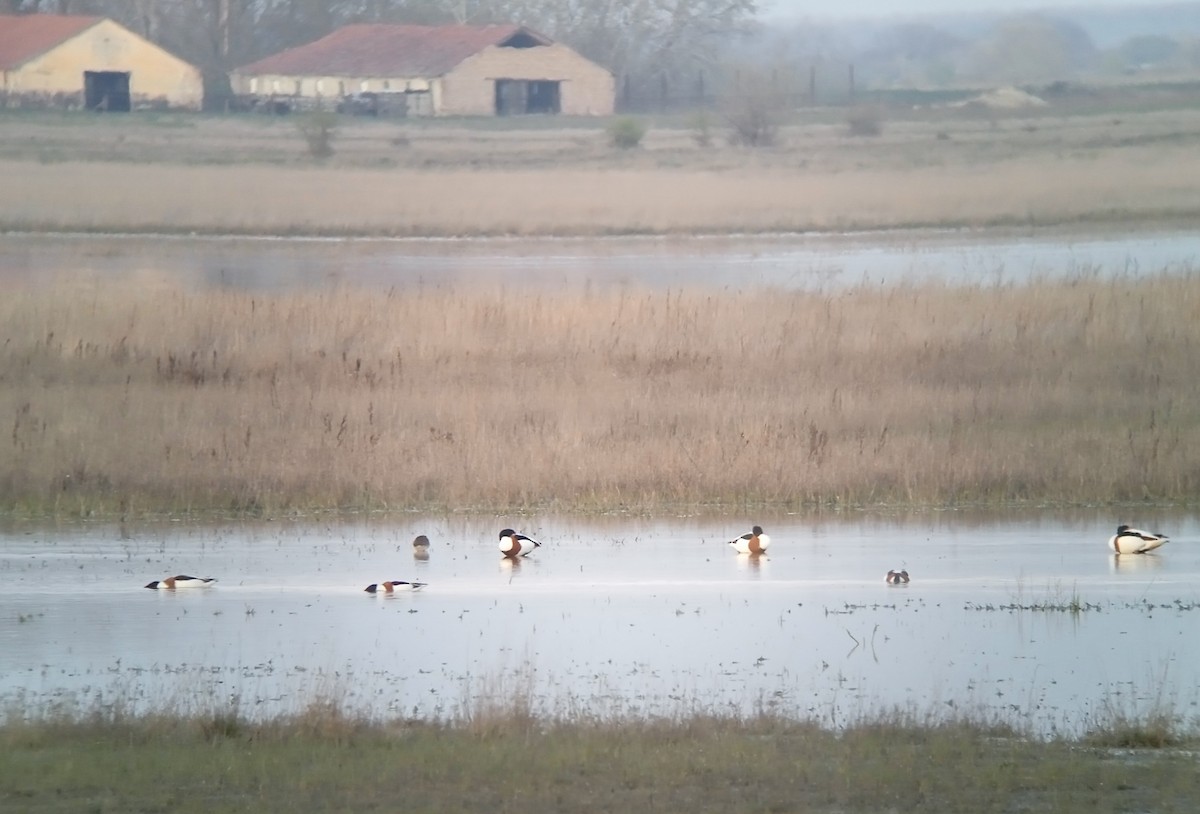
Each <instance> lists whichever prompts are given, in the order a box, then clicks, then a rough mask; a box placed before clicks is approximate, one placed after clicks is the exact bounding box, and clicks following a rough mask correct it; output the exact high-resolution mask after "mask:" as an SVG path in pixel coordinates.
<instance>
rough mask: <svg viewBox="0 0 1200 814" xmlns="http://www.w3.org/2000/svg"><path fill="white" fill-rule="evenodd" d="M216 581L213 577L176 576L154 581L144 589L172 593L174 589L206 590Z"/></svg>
mask: <svg viewBox="0 0 1200 814" xmlns="http://www.w3.org/2000/svg"><path fill="white" fill-rule="evenodd" d="M216 581H217V580H216V579H214V578H213V577H189V576H188V575H187V574H178V575H176V576H173V577H167V578H166V579H156V580H154V582H151V583H149V584H147V585H146V587H147V588H156V589H158V590H160V591H173V590H175V589H176V588H207V587H208V586H210V585H212V584H213V583H214V582H216Z"/></svg>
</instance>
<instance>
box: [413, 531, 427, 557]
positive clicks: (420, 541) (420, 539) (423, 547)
mask: <svg viewBox="0 0 1200 814" xmlns="http://www.w3.org/2000/svg"><path fill="white" fill-rule="evenodd" d="M413 558H414V559H418V560H427V559H429V538H428V537H426V536H425V535H424V534H418V535H417V537H416V539H415V540H413Z"/></svg>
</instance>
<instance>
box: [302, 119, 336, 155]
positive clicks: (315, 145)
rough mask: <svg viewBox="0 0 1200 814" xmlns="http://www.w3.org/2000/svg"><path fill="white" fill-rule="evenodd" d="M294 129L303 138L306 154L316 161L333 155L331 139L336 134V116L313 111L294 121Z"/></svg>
mask: <svg viewBox="0 0 1200 814" xmlns="http://www.w3.org/2000/svg"><path fill="white" fill-rule="evenodd" d="M296 129H297V130H299V131H300V135H301V136H303V137H304V143H305V145H306V146H307V147H308V154H309V155H310V156H312V157H313V158H314V159H316V160H318V161H324V160H325V159H327V158H329V157H330V156H332V155H333V137H334V135H336V132H337V116H335V115H334V114H333V113H330V112H329V111H328V110H314V111H313V112H312V113H306V114H305V115H303V116H300V117H299V118H298V119H296Z"/></svg>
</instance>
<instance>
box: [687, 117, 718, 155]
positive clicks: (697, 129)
mask: <svg viewBox="0 0 1200 814" xmlns="http://www.w3.org/2000/svg"><path fill="white" fill-rule="evenodd" d="M689 125H690V126H691V129H692V140H693V141H695V142H696V146H697V147H711V146H712V121H711V119H710V117H709V115H708V112H707V111H704V110H701V111H700V112H699V113H697V114H696V115H694V116H692V118H691V119H690V121H689Z"/></svg>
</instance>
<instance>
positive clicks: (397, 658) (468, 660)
mask: <svg viewBox="0 0 1200 814" xmlns="http://www.w3.org/2000/svg"><path fill="white" fill-rule="evenodd" d="M1117 519H1120V518H1117ZM1117 519H1114V518H1113V516H1112V515H1111V513H1109V512H1074V513H1070V514H1063V513H1055V512H1035V513H1031V514H1030V513H1002V514H998V515H978V514H967V513H958V512H946V513H926V514H918V515H911V516H881V515H848V516H840V515H838V516H833V517H823V518H817V519H813V518H801V517H796V516H774V517H759V518H755V519H754V521H755V522H760V523H762V524H763V525H764V526H766V527H767V531H768V532H769V533H770V534H771V535H772V540H773V542H772V547H771V550H770V552H769V553H768V554H767V555H765V556H763V557H759V558H751V557H748V556H745V555H738V554H736V553H735V552H734V551H732V549H730V548H729V547H728V546H726V545H725V544H724V541H725V540H727V539H730V538H732V537H734V536H736V535H737V534H739V533H741V532H743V531H745V530H747V529H745V528H742V527H741V525H740V524H739V523H737V522H733V521H725V520H713V519H696V518H688V517H680V518H662V519H657V520H645V519H630V518H611V519H600V520H597V519H595V518H586V519H584V518H572V517H537V518H530V519H528V521H527V522H525V523H518V522H515V521H513V522H511V525H515V526H520V527H521V528H522V530H524V531H525V532H526V533H528V534H530V535H531V536H534V537H535V538H538V539H540V540H541V541H542V542H543V547H542V548H541V549H539V550H538V551H537V552H536V553H535V554H533V555H532V556H530V557H528V558H527V559H525V560H524V561H522V562H519V563H516V564H514V563H511V562H509V561H506V560H504V559H503V558H502V557H501V556H500V554H499V551H498V550H497V542H496V537H497V531H498V529H499V528H500V527H501V524H502V523H505V524H509V521H508V520H507V519H504V518H501V519H492V518H468V519H463V518H450V519H446V518H420V517H414V518H412V519H411V520H405V521H403V522H400V523H397V522H395V521H394V520H393V521H389V522H373V521H369V520H364V521H361V522H336V523H334V522H308V523H297V522H260V523H252V524H231V525H222V526H194V525H187V524H183V523H177V524H167V525H162V526H156V527H136V528H125V527H120V526H110V525H78V526H68V527H56V528H16V529H8V530H6V531H4V532H3V533H2V534H0V585H2V586H3V589H2V590H0V702H2V703H0V709H3V710H4V711H5V712H4V714H6V715H13V714H20V713H21V712H30V711H37V710H45V709H48V708H53V707H54V706H55V705H65V706H67V707H71V706H74V707H76V708H78V707H82V708H84V709H89V710H90V709H95V708H96V707H103V706H105V705H108V704H119V705H122V706H123V707H127V708H129V709H133V710H138V709H154V708H164V707H166V708H169V709H172V710H176V711H206V710H211V709H213V708H217V709H226V708H229V707H236V708H237V709H239V710H240V711H241V712H242V713H243V714H246V715H249V716H259V715H274V714H278V713H288V712H295V711H299V710H301V709H303V708H304V707H305V705H306V704H308V703H309V702H311V701H313V700H314V699H315V698H321V697H329V698H333V699H336V700H338V701H340V702H341V703H343V704H344V705H345V706H347V707H349V708H351V709H353V710H356V711H360V712H362V713H364V714H367V715H371V716H379V717H385V716H397V715H403V716H415V717H422V718H453V717H456V716H461V715H463V714H466V713H468V712H469V711H471V709H473V708H474V709H476V710H477V709H478V708H479V706H480V704H485V703H488V702H489V699H490V700H491V701H495V702H497V703H500V704H502V705H503V704H508V703H509V702H510V701H511V700H512V699H514V698H520V697H521V696H523V695H524V694H526V693H528V694H529V696H530V697H531V698H532V699H533V703H534V706H535V708H536V709H537V710H539V711H541V712H545V713H549V714H575V713H581V712H587V713H592V714H598V715H606V714H647V713H648V714H662V715H676V714H682V713H687V712H693V711H710V712H735V711H736V712H739V713H749V712H753V711H755V710H758V709H772V710H776V711H779V712H782V713H786V714H791V715H797V716H803V717H806V718H809V717H811V718H815V719H817V720H820V721H821V722H823V723H825V724H827V725H830V726H835V727H836V726H839V725H842V724H845V723H847V722H850V721H852V720H854V719H856V718H858V717H860V716H863V715H871V714H873V713H877V712H880V711H886V710H890V709H892V708H896V707H899V708H902V709H905V710H910V711H914V712H916V713H917V714H920V715H926V714H928V715H937V714H940V713H942V712H947V711H959V712H966V713H971V714H973V715H977V716H984V717H997V718H1001V719H1003V720H1007V721H1011V722H1016V723H1019V724H1021V725H1025V726H1029V727H1031V728H1033V729H1035V730H1036V731H1039V732H1063V733H1067V734H1073V733H1078V732H1081V731H1083V730H1084V729H1085V728H1086V727H1087V726H1088V725H1089V723H1090V722H1093V721H1095V720H1097V719H1102V718H1103V717H1104V716H1106V715H1108V714H1111V713H1113V712H1120V713H1126V714H1141V713H1145V712H1147V711H1148V710H1150V709H1152V708H1155V705H1156V704H1158V705H1160V706H1161V705H1163V704H1166V705H1167V708H1169V709H1173V710H1175V711H1176V712H1178V713H1179V714H1180V715H1182V716H1186V717H1188V718H1194V717H1195V716H1196V715H1197V714H1200V706H1198V704H1200V652H1198V651H1197V648H1196V647H1195V646H1194V639H1195V628H1196V624H1197V622H1198V621H1200V587H1198V586H1200V546H1197V540H1200V516H1197V515H1196V514H1180V513H1172V514H1166V513H1155V514H1150V515H1142V516H1139V517H1138V518H1125V519H1126V520H1127V521H1128V522H1134V521H1136V522H1137V523H1138V524H1139V525H1143V526H1150V527H1154V528H1159V527H1161V530H1162V531H1165V532H1168V533H1170V534H1171V536H1172V541H1171V543H1169V544H1168V545H1167V546H1164V547H1163V548H1162V549H1160V551H1159V552H1158V553H1156V554H1153V555H1144V556H1141V557H1123V558H1119V559H1118V558H1115V557H1113V556H1111V555H1110V554H1109V553H1108V552H1107V549H1106V546H1105V541H1106V539H1107V537H1108V536H1109V535H1110V534H1111V533H1112V528H1113V527H1114V526H1115V524H1116V520H1117ZM418 533H426V534H428V535H429V536H430V537H431V538H432V540H433V547H432V549H431V553H430V557H429V559H428V561H418V560H415V559H414V557H413V554H412V551H411V546H410V542H411V540H412V538H413V536H415V535H416V534H418ZM901 566H903V567H905V568H907V570H908V571H909V572H910V573H911V574H912V582H911V583H909V584H908V585H905V586H889V585H887V584H885V582H884V579H883V577H884V574H885V573H886V572H887V570H888V569H889V568H898V567H901ZM180 572H183V573H191V574H194V575H197V576H215V577H218V579H219V582H218V584H217V586H216V587H214V588H211V589H195V590H177V591H174V592H168V591H155V590H146V589H145V588H143V587H142V586H143V585H144V584H145V583H146V582H148V581H150V580H153V579H159V578H162V577H164V576H167V575H169V574H174V573H180ZM385 579H406V580H420V581H424V582H427V583H428V586H427V587H426V588H424V589H423V590H421V591H419V592H417V593H407V594H402V595H396V596H393V597H379V596H371V595H369V594H366V593H364V592H363V590H362V589H363V587H365V586H366V584H367V583H370V582H378V581H381V580H385ZM1072 604H1076V605H1078V606H1079V607H1078V608H1077V609H1076V610H1072V609H1071V607H1070V606H1071V605H1072ZM481 699H482V700H481Z"/></svg>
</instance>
